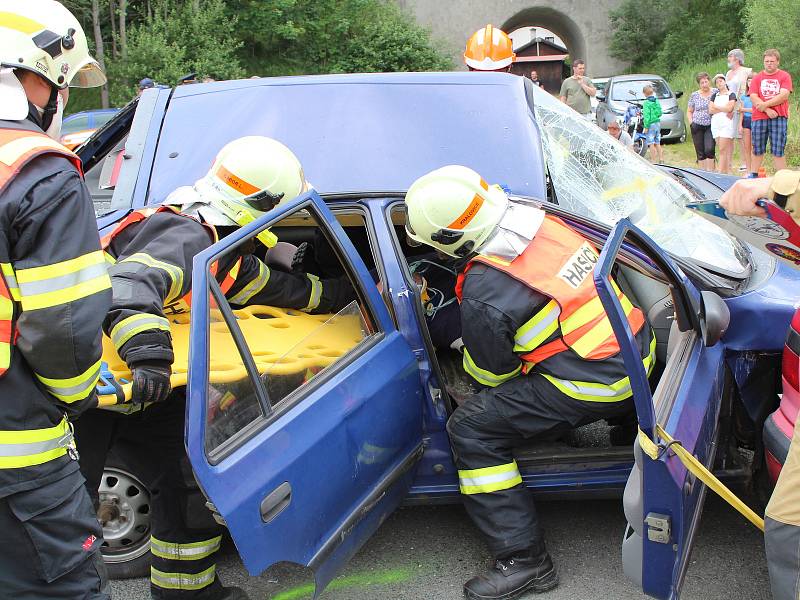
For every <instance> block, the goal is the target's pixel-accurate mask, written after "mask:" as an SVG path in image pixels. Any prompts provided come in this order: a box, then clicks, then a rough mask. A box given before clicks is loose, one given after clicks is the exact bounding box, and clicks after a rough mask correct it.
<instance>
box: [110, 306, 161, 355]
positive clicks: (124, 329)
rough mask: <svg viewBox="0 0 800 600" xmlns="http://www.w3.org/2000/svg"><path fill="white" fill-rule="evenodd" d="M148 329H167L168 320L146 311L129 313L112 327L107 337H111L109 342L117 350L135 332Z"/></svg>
mask: <svg viewBox="0 0 800 600" xmlns="http://www.w3.org/2000/svg"><path fill="white" fill-rule="evenodd" d="M148 329H158V330H161V331H169V321H167V320H166V319H165V318H164V317H159V316H158V315H151V314H148V313H140V314H137V315H131V316H130V317H126V318H124V319H122V321H120V322H119V323H117V324H116V325H114V327H113V328H112V329H111V335H110V336H109V337H110V338H111V343H112V344H114V347H115V348H116V349H117V351H119V350H120V348H122V346H123V345H124V344H125V342H127V341H128V340H129V339H131V338H132V337H133V336H135V335H136V334H137V333H142V332H143V331H147V330H148Z"/></svg>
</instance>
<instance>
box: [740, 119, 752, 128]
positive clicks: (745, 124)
mask: <svg viewBox="0 0 800 600" xmlns="http://www.w3.org/2000/svg"><path fill="white" fill-rule="evenodd" d="M751 123H752V121H751V120H750V119H742V129H750V124H751Z"/></svg>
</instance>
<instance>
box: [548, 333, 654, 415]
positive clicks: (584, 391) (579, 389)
mask: <svg viewBox="0 0 800 600" xmlns="http://www.w3.org/2000/svg"><path fill="white" fill-rule="evenodd" d="M655 353H656V338H655V335H653V336H652V338H651V340H650V351H649V353H648V355H647V356H645V357H644V358H643V359H642V365H643V366H644V369H645V371H646V372H647V374H648V375H650V373H652V371H653V367H654V366H655ZM541 375H542V376H543V377H544V378H545V379H547V380H548V381H549V382H550V383H552V384H553V385H554V386H556V388H558V390H559V391H560V392H561V393H563V394H565V395H567V396H569V397H570V398H575V399H576V400H584V401H586V402H619V401H620V400H625V399H626V398H630V397H631V396H632V395H633V390H632V389H631V380H630V378H629V377H623V378H622V379H620V380H619V381H615V382H613V383H594V382H590V381H574V380H569V379H559V378H557V377H553V376H552V375H548V374H547V373H541Z"/></svg>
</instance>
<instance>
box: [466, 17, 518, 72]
mask: <svg viewBox="0 0 800 600" xmlns="http://www.w3.org/2000/svg"><path fill="white" fill-rule="evenodd" d="M512 46H513V43H512V42H511V38H510V37H509V36H508V34H507V33H506V32H505V31H503V30H502V29H498V28H497V27H493V26H492V25H487V26H486V27H482V28H481V29H478V31H476V32H475V33H473V34H472V35H471V36H470V38H469V39H468V40H467V48H466V50H465V51H464V63H465V64H466V65H467V68H468V69H469V70H470V71H499V72H503V73H509V72H511V63H513V62H514V59H515V58H516V56H517V55H516V54H514V51H513V50H512Z"/></svg>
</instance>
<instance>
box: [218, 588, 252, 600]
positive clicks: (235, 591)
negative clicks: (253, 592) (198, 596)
mask: <svg viewBox="0 0 800 600" xmlns="http://www.w3.org/2000/svg"><path fill="white" fill-rule="evenodd" d="M222 589H223V594H222V596H220V597H219V600H250V596H248V595H247V593H245V591H244V590H243V589H242V588H240V587H236V586H233V585H232V586H229V587H224V588H222Z"/></svg>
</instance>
